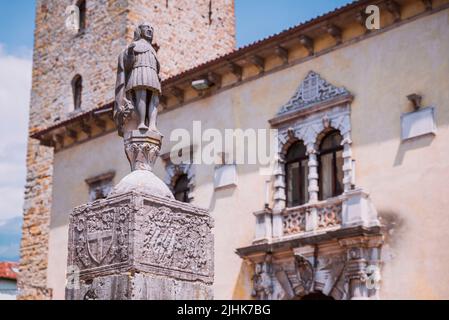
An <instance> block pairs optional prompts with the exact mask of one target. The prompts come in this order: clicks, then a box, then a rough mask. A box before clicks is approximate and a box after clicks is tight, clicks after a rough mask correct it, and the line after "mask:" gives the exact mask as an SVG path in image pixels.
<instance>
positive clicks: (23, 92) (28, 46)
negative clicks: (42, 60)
mask: <svg viewBox="0 0 449 320" xmlns="http://www.w3.org/2000/svg"><path fill="white" fill-rule="evenodd" d="M53 1H59V0H53ZM88 1H94V0H88ZM148 1H151V0H148ZM349 2H351V1H349V0H313V1H312V0H235V9H236V24H237V45H238V46H239V47H240V46H243V45H246V44H249V43H251V42H254V41H256V40H259V39H262V38H265V37H267V36H269V35H272V34H274V33H277V32H279V31H282V30H284V29H286V28H289V27H291V26H294V25H296V24H299V23H301V22H304V21H306V20H309V19H311V18H314V17H316V16H318V15H321V14H323V13H325V12H328V11H331V10H333V9H335V8H336V7H340V6H342V5H344V4H346V3H349ZM34 10H35V0H16V1H10V0H0V108H1V111H2V117H1V118H0V136H1V137H2V139H1V140H0V261H2V260H18V258H19V241H20V224H21V219H20V216H21V214H22V205H23V188H24V185H25V177H26V170H25V152H26V141H27V126H28V108H29V94H30V88H31V53H32V48H33V31H34Z"/></svg>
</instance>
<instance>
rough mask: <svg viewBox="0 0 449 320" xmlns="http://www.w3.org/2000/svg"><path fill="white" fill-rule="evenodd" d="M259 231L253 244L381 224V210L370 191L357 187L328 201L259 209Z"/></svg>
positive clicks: (257, 226)
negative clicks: (276, 208) (276, 209)
mask: <svg viewBox="0 0 449 320" xmlns="http://www.w3.org/2000/svg"><path fill="white" fill-rule="evenodd" d="M254 215H255V216H256V231H255V238H254V241H253V244H262V243H275V242H283V241H286V240H290V239H296V238H307V237H316V236H319V235H323V234H326V233H330V232H333V231H339V230H341V231H344V230H347V229H352V228H354V227H362V228H371V227H379V226H380V223H379V220H378V216H377V211H376V209H375V208H374V206H373V204H372V202H371V200H370V198H369V194H368V193H367V192H366V191H364V190H363V189H354V190H350V191H348V192H345V193H343V194H342V195H340V196H338V197H335V198H330V199H327V200H324V201H318V202H314V203H307V204H305V205H301V206H297V207H292V208H285V209H283V210H282V211H281V212H279V213H275V212H273V211H272V210H271V209H269V208H266V209H264V210H261V211H258V212H255V213H254Z"/></svg>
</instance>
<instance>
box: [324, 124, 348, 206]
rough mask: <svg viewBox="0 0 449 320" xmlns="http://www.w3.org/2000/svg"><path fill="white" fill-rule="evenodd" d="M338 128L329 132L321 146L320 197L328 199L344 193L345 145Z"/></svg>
mask: <svg viewBox="0 0 449 320" xmlns="http://www.w3.org/2000/svg"><path fill="white" fill-rule="evenodd" d="M342 140H343V139H342V137H341V135H340V132H339V131H338V130H332V131H331V132H329V133H327V134H326V135H325V136H324V138H323V139H322V141H321V143H320V148H319V178H318V180H319V185H320V191H319V198H320V200H326V199H328V198H332V197H336V196H338V195H340V194H342V193H343V146H342V145H341V142H342Z"/></svg>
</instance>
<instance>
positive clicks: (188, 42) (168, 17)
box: [19, 0, 235, 299]
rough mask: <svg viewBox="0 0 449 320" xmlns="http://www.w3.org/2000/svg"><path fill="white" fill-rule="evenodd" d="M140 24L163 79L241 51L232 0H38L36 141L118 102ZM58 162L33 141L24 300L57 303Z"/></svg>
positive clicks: (33, 128)
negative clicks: (125, 53) (145, 25)
mask: <svg viewBox="0 0 449 320" xmlns="http://www.w3.org/2000/svg"><path fill="white" fill-rule="evenodd" d="M73 4H75V5H77V6H78V7H79V8H80V12H81V14H80V17H81V19H83V21H82V23H81V29H80V31H79V32H78V33H76V34H75V33H73V32H71V31H69V30H68V29H67V28H66V24H65V22H66V18H67V15H66V9H67V7H68V6H69V5H73ZM142 21H148V22H150V23H151V24H152V25H153V26H154V28H155V30H157V32H156V38H155V39H154V40H155V44H156V45H157V46H158V47H159V51H158V56H159V59H160V62H161V65H162V66H163V68H162V70H161V74H162V78H163V79H164V78H168V77H170V76H173V75H176V74H178V73H180V72H182V71H184V70H186V69H189V68H192V67H194V66H195V65H198V64H201V63H203V62H206V61H208V60H211V59H214V58H216V57H218V56H220V55H223V54H225V53H228V52H230V51H232V50H233V49H234V48H235V17H234V1H233V0H188V1H187V0H176V1H175V0H152V1H147V0H95V1H94V0H82V1H75V2H74V1H73V0H63V1H61V0H58V1H56V0H38V1H37V5H36V27H35V32H34V37H35V40H34V54H33V78H32V79H33V80H32V90H31V102H30V122H29V131H30V135H31V134H33V133H35V132H37V131H40V130H43V129H45V128H47V127H49V126H52V125H54V124H56V123H59V122H61V121H64V120H66V119H69V118H71V117H75V116H76V115H78V114H79V113H82V112H85V111H87V110H89V109H93V108H96V107H100V106H103V105H105V104H108V103H111V102H112V101H113V99H114V92H113V89H112V88H114V81H115V79H114V76H113V75H114V74H115V68H116V62H117V61H116V57H117V55H118V53H119V52H120V50H122V49H123V48H124V46H126V43H127V42H129V40H130V39H131V38H132V36H133V34H132V32H133V30H134V27H135V26H136V25H137V24H138V23H139V22H142ZM75 92H80V95H79V96H78V98H76V96H77V94H75ZM78 106H79V108H78ZM52 161H53V150H52V148H51V147H45V146H41V145H39V142H38V141H37V140H34V139H32V138H30V139H29V142H28V151H27V167H28V172H27V183H26V187H25V204H24V221H23V231H22V232H23V236H22V243H21V261H20V275H19V288H20V290H21V295H20V297H21V298H23V299H32V298H40V299H42V298H50V297H51V292H50V291H49V290H48V289H47V283H46V282H47V281H46V276H47V253H48V234H49V226H50V211H51V194H52V191H51V189H52ZM67 178H68V179H69V178H70V172H67Z"/></svg>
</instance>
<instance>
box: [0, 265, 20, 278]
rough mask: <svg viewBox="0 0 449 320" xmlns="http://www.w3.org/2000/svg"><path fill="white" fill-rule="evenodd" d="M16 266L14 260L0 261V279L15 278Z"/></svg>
mask: <svg viewBox="0 0 449 320" xmlns="http://www.w3.org/2000/svg"><path fill="white" fill-rule="evenodd" d="M18 267H19V265H18V263H16V262H0V279H11V280H16V279H17V269H18Z"/></svg>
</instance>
